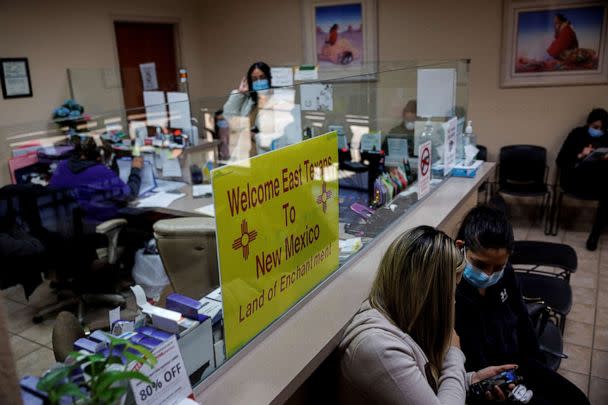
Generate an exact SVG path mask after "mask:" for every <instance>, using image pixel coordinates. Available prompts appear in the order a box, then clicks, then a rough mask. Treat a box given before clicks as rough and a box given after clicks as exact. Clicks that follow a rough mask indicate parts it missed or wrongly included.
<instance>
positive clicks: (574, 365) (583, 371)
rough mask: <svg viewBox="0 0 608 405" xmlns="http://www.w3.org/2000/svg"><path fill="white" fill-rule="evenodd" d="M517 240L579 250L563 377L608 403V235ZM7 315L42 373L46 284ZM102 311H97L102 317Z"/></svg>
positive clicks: (523, 229) (22, 364) (17, 349)
mask: <svg viewBox="0 0 608 405" xmlns="http://www.w3.org/2000/svg"><path fill="white" fill-rule="evenodd" d="M513 223H514V228H515V235H516V238H517V239H528V240H544V241H553V242H563V243H567V244H569V245H571V246H572V247H574V249H576V252H577V254H578V257H579V270H578V271H577V272H576V273H575V274H573V275H572V281H571V284H572V290H573V296H574V307H573V308H572V312H571V313H570V315H569V316H568V319H567V321H566V331H565V336H564V341H565V345H564V351H565V353H566V354H568V356H569V358H568V359H566V360H564V361H563V362H562V364H561V367H560V369H559V372H560V374H562V375H563V376H564V377H566V378H568V379H569V380H570V381H572V382H573V383H575V384H576V385H577V386H578V387H580V389H581V390H583V392H585V393H586V394H588V396H589V398H590V400H591V403H592V404H593V405H604V404H608V237H606V236H604V237H603V238H602V240H601V241H600V246H599V248H598V250H597V251H595V252H589V251H587V250H586V249H585V241H586V238H587V233H586V232H583V231H572V230H564V229H562V230H560V233H559V234H558V235H557V236H546V235H545V234H544V233H543V231H542V228H541V226H539V225H532V226H530V225H529V223H526V221H524V220H514V221H513ZM3 294H4V297H5V298H6V299H5V307H6V311H7V315H8V320H9V325H8V329H9V331H10V333H11V345H12V347H13V353H14V356H15V360H16V368H17V372H18V374H19V375H20V376H23V375H26V374H35V375H40V373H42V372H43V371H44V370H46V369H47V368H48V367H49V366H50V365H51V364H52V363H53V362H54V358H53V352H52V343H51V332H52V328H53V320H48V321H45V322H43V323H41V324H38V325H36V324H34V323H32V320H31V319H32V316H33V315H34V313H35V312H36V311H37V310H38V309H40V308H42V307H44V306H45V305H48V304H51V303H53V302H55V301H56V297H55V295H54V294H53V293H52V292H51V290H50V289H49V287H48V285H47V284H44V285H42V286H41V287H39V288H38V289H37V290H36V291H35V292H34V294H33V295H32V297H31V298H30V300H29V302H28V301H26V300H25V299H24V298H23V290H22V289H21V287H13V288H10V289H8V290H5V291H3ZM102 314H103V312H97V314H96V315H94V316H97V317H101V316H103V315H102Z"/></svg>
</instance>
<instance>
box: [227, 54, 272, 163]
mask: <svg viewBox="0 0 608 405" xmlns="http://www.w3.org/2000/svg"><path fill="white" fill-rule="evenodd" d="M271 86H272V76H271V74H270V66H268V65H267V64H266V63H264V62H256V63H254V64H253V65H251V66H250V67H249V70H248V71H247V76H245V77H243V78H242V79H241V83H240V84H239V88H238V90H234V91H232V93H231V94H230V96H229V97H228V100H227V101H226V103H225V104H224V115H225V116H227V117H230V118H231V117H247V118H248V119H249V130H250V133H251V140H252V145H251V152H250V155H251V156H254V155H256V154H257V148H256V146H255V144H254V142H256V141H257V138H258V133H259V131H260V129H259V127H260V125H259V119H258V112H259V101H260V100H259V98H260V95H259V94H258V92H260V91H264V90H268V89H270V87H271Z"/></svg>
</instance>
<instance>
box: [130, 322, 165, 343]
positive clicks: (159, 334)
mask: <svg viewBox="0 0 608 405" xmlns="http://www.w3.org/2000/svg"><path fill="white" fill-rule="evenodd" d="M136 331H137V332H138V333H141V334H142V335H146V336H150V337H153V338H154V339H158V340H161V341H163V342H164V341H165V340H168V339H170V338H171V336H173V334H172V333H169V332H165V331H163V330H160V329H156V328H153V327H152V326H142V327H141V328H137V329H136Z"/></svg>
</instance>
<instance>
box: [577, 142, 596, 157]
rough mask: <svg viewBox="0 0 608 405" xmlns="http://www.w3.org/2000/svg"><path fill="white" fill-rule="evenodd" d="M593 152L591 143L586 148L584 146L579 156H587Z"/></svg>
mask: <svg viewBox="0 0 608 405" xmlns="http://www.w3.org/2000/svg"><path fill="white" fill-rule="evenodd" d="M591 152H593V146H591V145H589V146H586V147H585V148H583V150H582V151H581V153H579V154H578V157H579V159H581V158H584V157H585V156H587V155H589V154H590V153H591Z"/></svg>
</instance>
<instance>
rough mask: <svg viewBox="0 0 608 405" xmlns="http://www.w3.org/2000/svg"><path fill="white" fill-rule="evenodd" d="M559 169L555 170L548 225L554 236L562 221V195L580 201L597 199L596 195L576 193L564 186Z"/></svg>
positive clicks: (550, 232)
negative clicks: (551, 208)
mask: <svg viewBox="0 0 608 405" xmlns="http://www.w3.org/2000/svg"><path fill="white" fill-rule="evenodd" d="M560 173H561V172H560V170H559V169H558V170H557V173H556V176H555V195H554V202H553V210H552V213H551V225H550V227H549V234H551V235H553V236H555V235H557V233H558V232H559V226H560V223H561V221H562V204H563V200H564V197H569V198H572V199H575V200H581V201H598V200H597V197H595V196H591V195H584V194H580V193H576V192H574V191H573V190H570V189H568V188H567V187H564V185H563V184H562V181H561V175H560Z"/></svg>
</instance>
